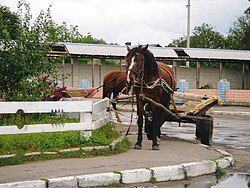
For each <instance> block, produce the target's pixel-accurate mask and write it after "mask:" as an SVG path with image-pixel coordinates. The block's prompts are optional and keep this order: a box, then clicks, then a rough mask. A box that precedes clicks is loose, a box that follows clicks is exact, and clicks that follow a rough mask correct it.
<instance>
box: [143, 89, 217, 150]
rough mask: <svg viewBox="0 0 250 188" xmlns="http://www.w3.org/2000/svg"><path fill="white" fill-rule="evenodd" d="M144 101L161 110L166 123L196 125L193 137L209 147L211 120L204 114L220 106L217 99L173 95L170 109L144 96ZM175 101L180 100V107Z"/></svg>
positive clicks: (211, 131)
mask: <svg viewBox="0 0 250 188" xmlns="http://www.w3.org/2000/svg"><path fill="white" fill-rule="evenodd" d="M144 100H146V101H147V102H148V103H151V104H152V105H156V106H158V107H160V108H162V109H163V110H164V111H165V112H166V121H172V122H178V123H180V124H181V123H182V122H183V123H194V124H195V125H196V131H195V136H196V137H197V139H200V141H201V143H202V144H205V145H211V140H212V134H213V118H212V117H211V116H209V115H206V112H207V111H208V110H209V109H210V108H211V107H212V106H214V105H216V104H218V105H220V100H219V98H218V97H210V98H208V97H206V96H199V95H194V94H185V93H177V92H176V93H174V95H173V100H172V104H171V105H170V108H169V109H168V108H166V107H164V106H163V105H161V104H159V103H156V102H154V101H153V100H151V99H149V98H147V97H145V96H144ZM177 100H182V101H184V103H183V104H182V105H175V103H176V101H177ZM173 101H175V102H173Z"/></svg>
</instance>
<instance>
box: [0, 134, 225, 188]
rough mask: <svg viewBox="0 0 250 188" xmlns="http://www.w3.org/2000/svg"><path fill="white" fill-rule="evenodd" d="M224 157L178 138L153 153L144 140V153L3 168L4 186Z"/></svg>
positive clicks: (165, 141) (1, 180)
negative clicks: (12, 183) (13, 183)
mask: <svg viewBox="0 0 250 188" xmlns="http://www.w3.org/2000/svg"><path fill="white" fill-rule="evenodd" d="M129 139H130V140H131V142H132V146H131V147H133V145H134V143H135V139H136V136H135V135H131V136H129ZM222 157H223V155H222V154H221V153H219V152H217V151H215V148H213V147H212V148H210V149H208V148H206V147H204V146H203V145H200V144H197V143H192V142H187V141H181V140H178V139H174V138H165V139H163V140H161V142H160V150H159V151H153V150H151V141H148V140H147V139H144V141H143V148H142V150H134V149H132V148H131V149H130V150H129V151H128V152H126V153H122V154H117V155H113V156H107V157H94V158H83V159H60V160H50V161H42V162H35V163H34V162H33V163H27V164H22V165H14V166H5V167H0V184H1V183H8V182H19V181H31V180H41V179H50V178H58V177H65V176H66V177H67V176H70V177H72V176H79V175H87V174H96V173H106V172H117V171H124V170H131V169H141V168H152V167H162V166H165V167H166V166H169V165H178V164H183V163H189V162H199V161H204V160H215V159H219V158H222ZM210 162H211V161H210ZM214 164H215V163H214ZM181 168H183V166H182V167H181ZM204 172H205V171H204ZM0 187H1V185H0Z"/></svg>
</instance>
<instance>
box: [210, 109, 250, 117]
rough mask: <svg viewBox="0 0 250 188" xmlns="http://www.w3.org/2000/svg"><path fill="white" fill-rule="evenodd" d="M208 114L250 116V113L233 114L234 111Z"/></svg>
mask: <svg viewBox="0 0 250 188" xmlns="http://www.w3.org/2000/svg"><path fill="white" fill-rule="evenodd" d="M207 114H216V115H234V116H250V112H240V111H238V112H233V111H212V110H211V111H210V110H209V111H207Z"/></svg>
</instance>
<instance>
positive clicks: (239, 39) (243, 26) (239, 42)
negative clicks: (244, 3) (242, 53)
mask: <svg viewBox="0 0 250 188" xmlns="http://www.w3.org/2000/svg"><path fill="white" fill-rule="evenodd" d="M227 47H228V48H230V49H245V50H249V49H250V8H248V9H247V10H246V11H245V15H244V16H241V17H239V18H238V19H237V21H235V22H234V23H233V26H232V27H231V28H230V30H229V34H228V37H227Z"/></svg>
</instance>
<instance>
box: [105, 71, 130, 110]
mask: <svg viewBox="0 0 250 188" xmlns="http://www.w3.org/2000/svg"><path fill="white" fill-rule="evenodd" d="M126 78H127V73H125V72H122V71H119V70H112V71H110V72H107V73H106V74H105V75H104V78H103V94H102V98H105V97H108V98H109V99H110V98H111V96H112V94H113V99H115V98H117V96H118V94H119V93H120V92H121V91H122V90H123V89H124V88H125V87H126ZM112 106H113V109H115V110H117V108H116V103H114V102H112Z"/></svg>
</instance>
